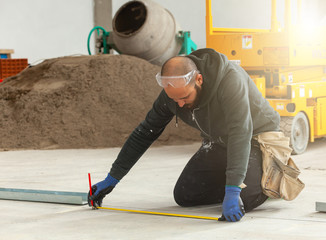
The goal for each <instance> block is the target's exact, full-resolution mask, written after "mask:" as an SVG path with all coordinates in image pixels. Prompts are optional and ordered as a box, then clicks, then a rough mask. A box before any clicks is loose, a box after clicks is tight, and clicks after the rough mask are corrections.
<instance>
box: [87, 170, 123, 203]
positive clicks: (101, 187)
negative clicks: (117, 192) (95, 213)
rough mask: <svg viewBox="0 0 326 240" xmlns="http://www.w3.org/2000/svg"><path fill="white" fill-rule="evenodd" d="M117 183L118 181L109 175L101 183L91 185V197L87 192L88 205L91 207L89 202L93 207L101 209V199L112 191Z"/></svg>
mask: <svg viewBox="0 0 326 240" xmlns="http://www.w3.org/2000/svg"><path fill="white" fill-rule="evenodd" d="M118 182H119V180H117V179H115V178H114V177H112V176H111V175H110V173H109V174H108V176H107V177H106V178H105V179H104V180H103V181H101V182H98V183H96V184H95V185H93V186H92V196H91V195H90V192H88V205H89V206H92V202H91V201H93V206H94V207H101V206H102V201H103V198H104V197H105V196H106V195H107V194H109V193H110V192H111V191H112V190H113V188H114V187H115V185H117V183H118Z"/></svg>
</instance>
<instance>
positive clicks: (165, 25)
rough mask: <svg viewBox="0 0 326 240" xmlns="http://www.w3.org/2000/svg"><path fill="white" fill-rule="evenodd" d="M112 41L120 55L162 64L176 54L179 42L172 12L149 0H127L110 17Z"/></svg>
mask: <svg viewBox="0 0 326 240" xmlns="http://www.w3.org/2000/svg"><path fill="white" fill-rule="evenodd" d="M112 25H113V33H112V35H113V42H114V44H115V46H116V47H117V48H118V49H119V51H120V52H121V53H123V54H127V55H133V56H137V57H139V58H143V59H145V60H147V61H149V62H151V63H153V64H157V65H162V64H163V63H164V62H165V61H166V60H167V59H169V58H170V57H173V56H176V55H178V53H179V52H180V49H181V47H182V41H181V40H180V39H178V38H177V34H178V32H179V31H180V30H181V29H180V28H179V27H178V24H177V22H176V21H175V19H174V17H173V15H172V14H171V13H170V12H169V11H168V10H167V9H165V8H163V7H162V6H160V5H159V4H157V3H155V2H153V1H150V0H136V1H130V2H127V3H126V4H124V5H123V6H121V7H120V8H119V9H118V11H117V13H116V14H115V16H114V18H113V22H112Z"/></svg>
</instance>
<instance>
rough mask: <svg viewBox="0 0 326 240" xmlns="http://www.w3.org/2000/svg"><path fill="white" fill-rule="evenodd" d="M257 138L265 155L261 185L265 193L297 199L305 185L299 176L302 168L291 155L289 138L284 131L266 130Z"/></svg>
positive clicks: (271, 195)
mask: <svg viewBox="0 0 326 240" xmlns="http://www.w3.org/2000/svg"><path fill="white" fill-rule="evenodd" d="M255 139H256V140H257V141H258V142H259V144H260V149H261V151H262V157H263V164H262V166H263V177H262V181H261V186H262V188H263V192H264V194H265V195H267V196H268V197H270V198H282V199H284V200H288V201H290V200H293V199H295V198H296V197H297V196H298V195H299V193H300V192H301V191H302V189H303V188H304V186H305V185H304V183H303V182H302V181H301V180H300V179H299V178H298V176H299V174H300V170H299V168H298V167H297V166H296V165H295V163H294V161H293V159H292V158H291V157H290V155H291V152H292V149H291V148H290V147H289V138H287V137H285V136H284V134H283V133H282V132H265V133H261V134H259V135H258V136H255Z"/></svg>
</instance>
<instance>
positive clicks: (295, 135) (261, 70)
mask: <svg viewBox="0 0 326 240" xmlns="http://www.w3.org/2000/svg"><path fill="white" fill-rule="evenodd" d="M271 3H272V7H271V9H272V14H271V20H272V21H271V29H270V30H265V29H239V28H215V27H213V24H212V22H213V21H212V5H211V0H206V46H207V47H208V48H213V49H215V50H216V51H218V52H221V53H223V54H225V55H226V56H227V57H228V58H229V59H230V60H233V61H236V62H237V63H238V64H240V65H241V66H242V67H243V68H244V69H245V70H246V71H247V72H248V74H249V75H250V76H251V78H252V79H253V80H254V82H255V83H256V85H257V87H258V89H259V90H260V91H261V93H262V95H263V96H264V97H266V98H267V99H268V101H269V103H270V104H271V106H272V107H273V108H274V109H275V110H276V111H277V112H278V113H279V114H280V116H281V129H282V130H283V131H284V132H285V134H286V135H287V136H288V137H290V141H291V146H292V148H293V154H301V153H303V152H304V151H305V150H306V147H307V145H308V142H309V140H310V142H313V141H314V139H315V138H320V137H324V136H326V26H311V27H310V28H309V29H306V28H303V27H302V26H303V25H304V24H303V22H302V21H303V20H301V19H300V16H301V8H302V2H301V0H297V4H296V6H297V15H298V17H297V21H296V24H295V25H294V24H292V21H291V19H292V18H291V13H292V12H291V0H285V18H284V27H283V28H280V27H279V24H278V21H277V17H276V0H272V2H271ZM312 29H313V30H314V31H312Z"/></svg>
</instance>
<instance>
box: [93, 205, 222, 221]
mask: <svg viewBox="0 0 326 240" xmlns="http://www.w3.org/2000/svg"><path fill="white" fill-rule="evenodd" d="M97 208H98V209H107V210H113V211H123V212H133V213H143V214H153V215H163V216H171V217H184V218H197V219H206V220H215V221H218V220H219V218H215V217H204V216H194V215H183V214H174V213H162V212H150V211H140V210H132V209H120V208H109V207H97Z"/></svg>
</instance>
